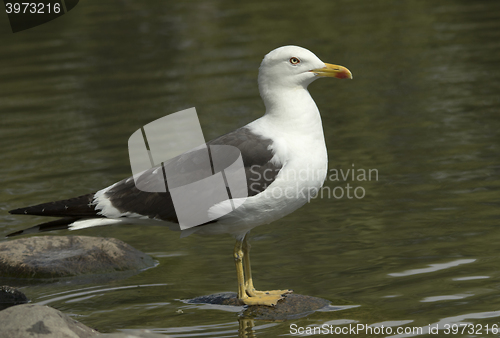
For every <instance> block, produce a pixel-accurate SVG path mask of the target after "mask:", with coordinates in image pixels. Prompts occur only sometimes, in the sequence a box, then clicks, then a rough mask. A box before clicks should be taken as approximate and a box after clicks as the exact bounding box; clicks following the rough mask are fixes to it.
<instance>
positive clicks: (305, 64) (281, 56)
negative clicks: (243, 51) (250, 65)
mask: <svg viewBox="0 0 500 338" xmlns="http://www.w3.org/2000/svg"><path fill="white" fill-rule="evenodd" d="M319 77H336V78H340V79H352V74H351V72H350V71H349V70H348V69H347V68H345V67H342V66H338V65H332V64H328V63H324V62H323V61H321V60H320V59H319V58H318V57H317V56H316V55H314V53H312V52H311V51H309V50H307V49H305V48H302V47H298V46H284V47H279V48H276V49H275V50H273V51H271V52H269V53H268V54H267V55H266V56H265V57H264V60H262V63H261V64H260V68H259V87H260V90H261V93H262V92H263V91H267V90H270V89H272V88H287V89H296V88H300V87H302V88H307V86H308V85H309V84H310V83H311V82H313V81H314V80H316V79H317V78H319Z"/></svg>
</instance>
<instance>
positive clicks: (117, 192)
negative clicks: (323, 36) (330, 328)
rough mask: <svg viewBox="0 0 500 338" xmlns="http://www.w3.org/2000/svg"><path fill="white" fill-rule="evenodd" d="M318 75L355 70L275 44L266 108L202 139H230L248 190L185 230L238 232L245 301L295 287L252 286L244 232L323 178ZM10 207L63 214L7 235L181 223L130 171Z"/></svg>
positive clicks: (266, 73) (288, 207)
mask: <svg viewBox="0 0 500 338" xmlns="http://www.w3.org/2000/svg"><path fill="white" fill-rule="evenodd" d="M322 77H333V78H339V79H352V74H351V72H350V71H349V70H348V69H347V68H345V67H342V66H338V65H333V64H328V63H324V62H323V61H321V60H320V59H319V58H318V57H317V56H316V55H315V54H313V53H312V52H311V51H309V50H307V49H305V48H302V47H298V46H284V47H279V48H277V49H274V50H273V51H271V52H269V53H268V54H267V55H266V56H265V57H264V59H263V61H262V63H261V65H260V67H259V75H258V84H259V92H260V95H261V97H262V100H263V101H264V104H265V107H266V112H265V114H264V115H263V116H262V117H260V118H259V119H257V120H255V121H253V122H251V123H249V124H247V125H246V126H243V127H241V128H239V129H237V130H235V131H232V132H230V133H228V134H225V135H223V136H220V137H218V138H216V139H214V140H212V141H209V142H207V145H210V146H213V145H229V146H233V147H236V148H238V149H239V151H240V152H241V157H242V160H243V165H244V169H245V174H246V184H247V188H248V197H247V198H246V199H245V201H244V202H243V203H242V204H241V205H239V207H237V208H236V209H234V210H232V211H231V212H229V213H226V214H223V213H222V214H221V215H222V216H220V217H218V218H215V219H213V220H211V221H210V222H206V223H204V224H201V225H198V226H195V227H191V228H189V229H184V230H182V232H183V233H186V235H189V234H191V233H196V234H200V235H213V234H230V235H232V236H233V237H234V238H235V239H236V244H235V246H234V251H233V254H234V261H235V264H236V273H237V279H238V294H237V297H238V299H239V301H240V303H242V304H245V305H266V306H275V305H276V304H277V302H278V301H279V300H280V299H283V296H284V295H285V294H286V293H290V292H292V291H291V290H272V291H257V290H256V289H255V287H254V285H253V279H252V272H251V268H250V245H249V243H248V234H249V232H250V230H251V229H253V228H255V227H256V226H259V225H263V224H269V223H271V222H273V221H275V220H277V219H280V218H282V217H284V216H285V215H287V214H290V213H291V212H293V211H295V210H297V209H298V208H300V207H301V206H303V205H304V204H306V203H307V202H308V201H309V199H310V198H311V197H312V196H314V195H315V194H316V193H317V192H318V191H319V189H320V188H321V187H322V185H323V183H324V181H325V178H326V174H327V165H328V158H327V150H326V145H325V139H324V135H323V127H322V123H321V116H320V113H319V110H318V107H317V106H316V103H315V102H314V100H313V99H312V97H311V95H310V94H309V91H308V90H307V87H308V85H309V84H311V83H312V82H313V81H314V80H316V79H318V78H322ZM182 158H183V157H182V155H181V156H178V157H177V158H174V159H172V160H171V161H173V162H174V164H179V163H180V164H182V161H183V160H182ZM153 169H154V168H152V169H151V170H149V171H146V173H145V175H158V174H162V173H161V171H160V173H158V170H153ZM229 198H231V197H229ZM219 207H220V205H214V206H213V207H212V208H211V211H214V210H215V211H217V208H219ZM212 209H213V210H212ZM9 212H10V213H11V214H26V215H37V216H52V217H61V218H59V219H57V220H54V221H50V222H46V223H42V224H39V225H36V226H34V227H31V228H29V229H25V230H20V231H17V232H14V233H11V234H9V235H7V237H11V236H16V235H23V234H30V233H37V232H42V231H50V230H59V229H70V230H77V229H83V228H88V227H94V226H103V225H110V224H121V223H135V224H162V223H165V224H166V225H169V227H172V228H174V229H176V226H177V227H178V225H177V223H179V221H178V218H177V215H176V212H175V208H174V206H173V202H172V196H171V194H170V192H169V191H168V190H167V191H166V192H145V191H142V190H140V189H138V188H137V187H136V185H135V182H134V180H133V179H132V178H127V179H124V180H122V181H119V182H117V183H115V184H113V185H111V186H109V187H107V188H104V189H102V190H99V191H97V192H95V193H90V194H86V195H82V196H79V197H75V198H70V199H66V200H60V201H55V202H49V203H42V204H39V205H35V206H29V207H24V208H19V209H14V210H11V211H9ZM177 230H179V229H178V228H177ZM182 236H183V234H181V237H182Z"/></svg>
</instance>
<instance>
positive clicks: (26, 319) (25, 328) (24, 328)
mask: <svg viewBox="0 0 500 338" xmlns="http://www.w3.org/2000/svg"><path fill="white" fill-rule="evenodd" d="M0 328H2V329H1V330H0V338H11V337H16V338H24V337H26V338H28V337H30V338H32V337H47V338H87V337H93V336H94V335H95V334H96V333H97V331H96V330H94V329H91V328H90V327H87V326H85V325H83V324H82V323H80V322H78V321H76V320H74V319H72V318H71V317H69V316H68V315H65V314H64V313H62V312H60V311H58V310H56V309H53V308H51V307H48V306H43V305H36V304H23V305H16V306H12V307H10V308H8V309H6V310H3V311H0Z"/></svg>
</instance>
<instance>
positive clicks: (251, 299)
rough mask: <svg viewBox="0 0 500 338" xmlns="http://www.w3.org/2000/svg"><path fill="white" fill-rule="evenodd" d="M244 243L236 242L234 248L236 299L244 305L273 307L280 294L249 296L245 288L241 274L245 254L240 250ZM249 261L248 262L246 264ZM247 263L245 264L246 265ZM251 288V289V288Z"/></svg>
mask: <svg viewBox="0 0 500 338" xmlns="http://www.w3.org/2000/svg"><path fill="white" fill-rule="evenodd" d="M243 243H244V241H238V240H237V241H236V244H235V246H234V262H235V264H236V275H237V277H238V299H239V300H240V301H241V302H243V304H246V305H267V306H274V305H276V304H277V303H278V301H279V300H280V299H282V298H283V297H282V296H281V294H268V293H266V292H262V294H257V293H255V294H254V295H250V294H249V293H248V292H247V290H246V288H245V274H244V272H243V261H244V260H245V257H244V256H245V254H244V252H243V250H242V246H243ZM249 263H250V261H248V264H249ZM246 264H247V263H245V265H246ZM252 288H253V287H252Z"/></svg>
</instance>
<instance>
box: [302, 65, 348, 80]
mask: <svg viewBox="0 0 500 338" xmlns="http://www.w3.org/2000/svg"><path fill="white" fill-rule="evenodd" d="M325 66H326V67H323V68H318V69H313V70H310V72H312V73H314V74H316V75H317V76H322V77H336V78H337V79H352V74H351V72H350V71H349V69H347V68H345V67H342V66H337V65H331V64H329V63H325Z"/></svg>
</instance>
